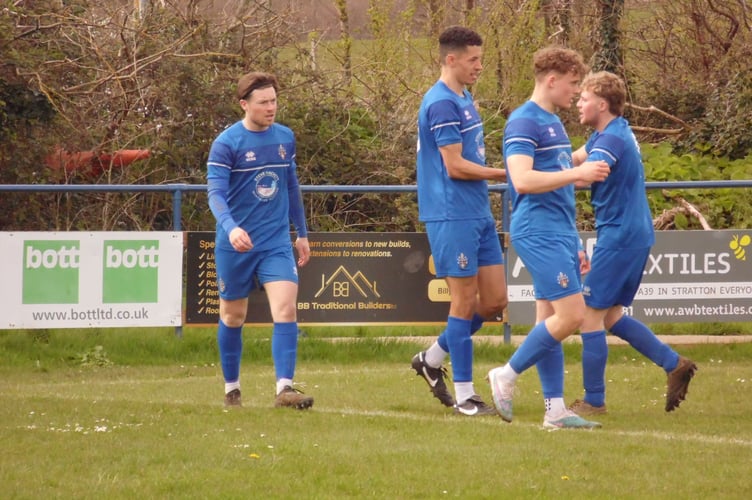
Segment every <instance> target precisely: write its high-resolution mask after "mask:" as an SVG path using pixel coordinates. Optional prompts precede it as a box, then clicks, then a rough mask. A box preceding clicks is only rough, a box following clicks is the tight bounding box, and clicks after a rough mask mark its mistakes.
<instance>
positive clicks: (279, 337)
mask: <svg viewBox="0 0 752 500" xmlns="http://www.w3.org/2000/svg"><path fill="white" fill-rule="evenodd" d="M297 355H298V324H297V323H296V322H294V321H292V322H289V323H274V327H273V328H272V359H273V360H274V372H275V374H276V376H277V380H279V379H281V378H286V379H290V380H292V379H293V376H294V375H295V361H296V359H297Z"/></svg>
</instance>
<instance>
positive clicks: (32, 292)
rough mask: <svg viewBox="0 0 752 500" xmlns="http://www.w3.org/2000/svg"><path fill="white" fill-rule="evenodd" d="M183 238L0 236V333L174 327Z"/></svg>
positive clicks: (178, 234) (133, 234)
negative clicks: (8, 331)
mask: <svg viewBox="0 0 752 500" xmlns="http://www.w3.org/2000/svg"><path fill="white" fill-rule="evenodd" d="M182 275H183V233H181V232H152V231H149V232H115V231H113V232H107V231H102V232H4V233H3V232H0V276H2V280H3V285H2V286H1V287H0V329H20V328H29V329H36V328H90V327H130V326H136V327H142V326H179V325H180V324H181V322H182V309H181V308H182V289H183V285H182V283H183V278H182Z"/></svg>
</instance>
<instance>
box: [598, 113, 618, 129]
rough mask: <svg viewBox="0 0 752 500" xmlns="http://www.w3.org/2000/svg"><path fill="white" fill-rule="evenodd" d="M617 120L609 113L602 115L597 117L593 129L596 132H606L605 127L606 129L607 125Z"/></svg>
mask: <svg viewBox="0 0 752 500" xmlns="http://www.w3.org/2000/svg"><path fill="white" fill-rule="evenodd" d="M616 118H617V116H616V115H612V114H611V113H604V114H602V115H600V116H599V117H598V123H596V125H595V126H594V127H593V128H594V129H595V130H597V131H598V132H603V131H604V130H606V127H608V124H609V123H611V122H612V121H614V120H615V119H616Z"/></svg>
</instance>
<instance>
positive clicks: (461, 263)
mask: <svg viewBox="0 0 752 500" xmlns="http://www.w3.org/2000/svg"><path fill="white" fill-rule="evenodd" d="M426 233H427V234H428V244H429V245H430V246H431V254H432V255H433V262H434V267H435V268H436V277H437V278H446V277H447V276H449V277H452V278H466V277H470V276H475V275H477V274H478V267H484V266H493V265H497V264H504V255H503V254H502V253H501V243H500V242H499V234H498V233H497V232H496V222H495V221H494V219H493V217H487V218H484V219H470V220H452V221H440V222H426Z"/></svg>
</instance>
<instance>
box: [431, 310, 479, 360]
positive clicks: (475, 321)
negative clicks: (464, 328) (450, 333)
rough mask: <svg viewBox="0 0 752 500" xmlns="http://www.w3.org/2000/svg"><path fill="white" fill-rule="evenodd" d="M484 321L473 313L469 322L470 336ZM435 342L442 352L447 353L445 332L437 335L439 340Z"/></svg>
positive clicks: (447, 345)
mask: <svg viewBox="0 0 752 500" xmlns="http://www.w3.org/2000/svg"><path fill="white" fill-rule="evenodd" d="M485 321H486V320H485V319H483V317H482V316H480V315H478V313H475V314H474V315H473V319H471V320H470V335H474V334H475V332H477V331H478V330H480V329H481V327H482V326H483V323H484V322H485ZM436 342H438V344H439V347H441V348H442V349H444V352H449V342H448V341H447V335H446V330H444V331H443V332H441V335H439V338H438V339H436Z"/></svg>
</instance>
